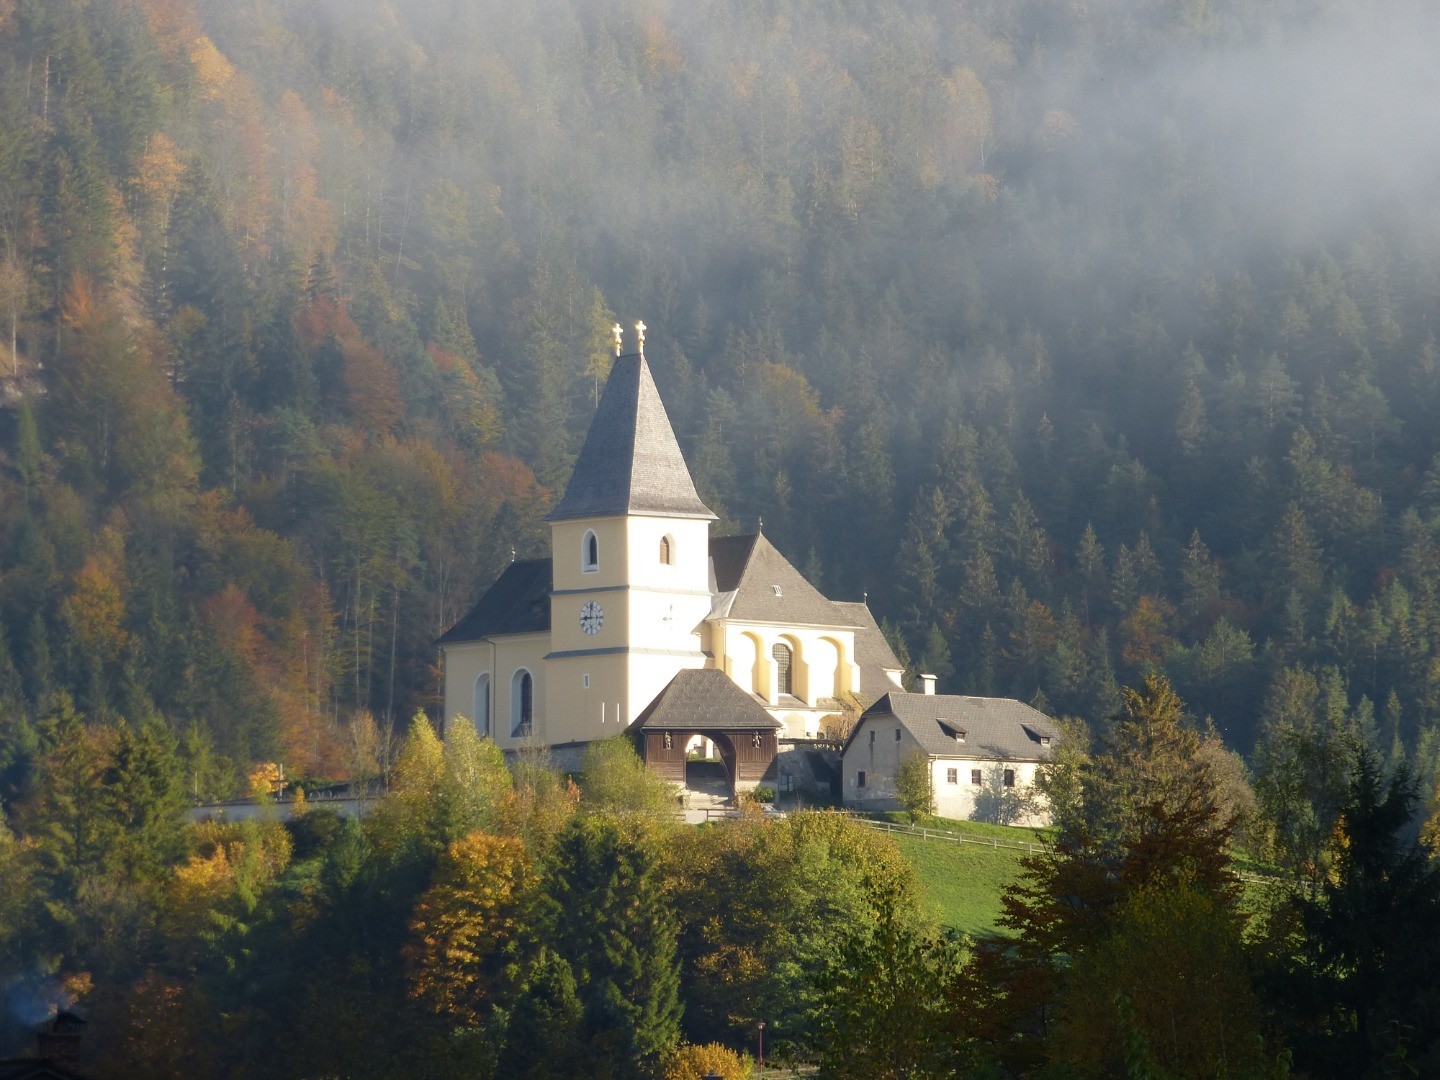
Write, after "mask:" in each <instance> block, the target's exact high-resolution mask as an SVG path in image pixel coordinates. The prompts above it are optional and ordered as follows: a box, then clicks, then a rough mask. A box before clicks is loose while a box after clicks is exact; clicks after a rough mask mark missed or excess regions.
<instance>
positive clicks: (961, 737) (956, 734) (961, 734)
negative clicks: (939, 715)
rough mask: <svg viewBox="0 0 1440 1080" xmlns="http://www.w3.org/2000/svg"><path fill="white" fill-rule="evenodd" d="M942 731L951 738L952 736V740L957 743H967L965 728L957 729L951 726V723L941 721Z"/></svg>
mask: <svg viewBox="0 0 1440 1080" xmlns="http://www.w3.org/2000/svg"><path fill="white" fill-rule="evenodd" d="M940 730H941V731H942V732H944V733H945V734H946V735H949V736H950V737H951V738H952V739H954V740H955V741H956V742H957V743H963V742H964V741H965V729H964V728H957V727H955V726H954V725H952V724H949V723H947V722H946V721H944V720H941V721H940Z"/></svg>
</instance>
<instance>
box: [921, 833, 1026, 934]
mask: <svg viewBox="0 0 1440 1080" xmlns="http://www.w3.org/2000/svg"><path fill="white" fill-rule="evenodd" d="M1014 831H1024V832H1025V833H1026V835H1024V836H1016V837H1014V838H1015V839H1017V840H1018V839H1029V838H1030V837H1029V835H1028V830H1014ZM895 842H896V843H898V844H899V845H900V850H901V851H902V852H904V854H905V857H906V858H907V859H909V860H910V862H911V864H912V865H913V866H914V867H915V873H916V874H917V876H918V877H919V878H920V888H921V891H922V893H923V895H924V901H925V903H926V904H927V905H928V906H929V907H930V910H931V912H932V913H933V914H934V916H935V920H936V921H937V922H938V923H940V925H941V926H944V927H946V928H947V929H951V930H957V931H960V932H961V933H966V934H981V933H988V932H991V931H995V930H997V929H999V928H998V927H997V926H996V925H995V920H996V919H998V918H999V917H1000V892H1001V890H1002V889H1004V888H1005V886H1006V885H1009V884H1010V883H1011V882H1012V881H1014V880H1015V879H1016V878H1018V877H1019V876H1020V859H1021V858H1022V857H1023V856H1024V854H1025V853H1024V852H1023V851H1017V850H1014V849H1006V848H1000V849H998V850H997V849H995V848H986V847H981V846H980V845H978V844H956V843H953V842H951V841H949V840H926V839H922V838H921V837H918V836H903V835H899V834H896V836H895Z"/></svg>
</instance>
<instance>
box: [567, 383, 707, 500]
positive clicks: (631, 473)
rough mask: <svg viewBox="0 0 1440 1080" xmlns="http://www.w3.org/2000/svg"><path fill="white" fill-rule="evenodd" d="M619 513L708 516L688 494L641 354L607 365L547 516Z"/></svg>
mask: <svg viewBox="0 0 1440 1080" xmlns="http://www.w3.org/2000/svg"><path fill="white" fill-rule="evenodd" d="M620 514H657V515H663V516H667V517H697V518H709V519H711V520H714V518H715V515H714V514H713V513H711V511H710V508H709V507H708V506H706V505H705V504H704V503H703V502H701V501H700V496H699V495H698V494H696V491H695V481H694V480H692V479H691V478H690V470H689V469H687V468H686V467H685V458H684V456H683V455H682V454H681V453H680V444H679V443H678V442H676V441H675V431H674V429H673V428H672V427H671V426H670V418H669V417H668V416H667V415H666V414H665V405H664V403H663V402H662V401H661V400H660V392H659V391H658V390H656V389H655V379H654V378H653V377H652V376H651V374H650V367H649V365H648V364H646V363H645V358H644V357H643V356H622V357H619V358H618V359H616V361H615V366H614V367H613V368H611V369H610V378H609V379H608V380H607V381H606V383H605V393H604V394H602V395H601V396H600V404H599V406H598V407H597V408H596V410H595V417H594V419H593V420H591V422H590V431H589V432H588V433H587V434H586V436H585V445H584V446H583V447H582V448H581V450H580V456H579V458H577V459H576V461H575V471H574V472H573V473H572V474H571V476H570V484H569V486H568V487H566V489H565V497H564V498H563V499H561V500H560V504H559V505H558V506H556V507H555V509H554V510H552V511H550V516H549V520H551V521H562V520H565V519H568V518H583V517H612V516H616V515H620Z"/></svg>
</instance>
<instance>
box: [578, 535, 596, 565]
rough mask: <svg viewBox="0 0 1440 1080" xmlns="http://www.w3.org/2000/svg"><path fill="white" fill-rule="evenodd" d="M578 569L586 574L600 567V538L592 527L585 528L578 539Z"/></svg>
mask: <svg viewBox="0 0 1440 1080" xmlns="http://www.w3.org/2000/svg"><path fill="white" fill-rule="evenodd" d="M580 569H581V570H583V571H584V572H585V573H587V574H593V573H594V572H595V571H596V570H599V569H600V539H599V537H597V536H596V535H595V532H594V530H593V529H587V530H586V531H585V539H583V540H581V541H580Z"/></svg>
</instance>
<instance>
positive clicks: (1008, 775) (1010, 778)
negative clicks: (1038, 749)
mask: <svg viewBox="0 0 1440 1080" xmlns="http://www.w3.org/2000/svg"><path fill="white" fill-rule="evenodd" d="M1005 786H1006V787H1014V786H1015V770H1014V769H1006V770H1005Z"/></svg>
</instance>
